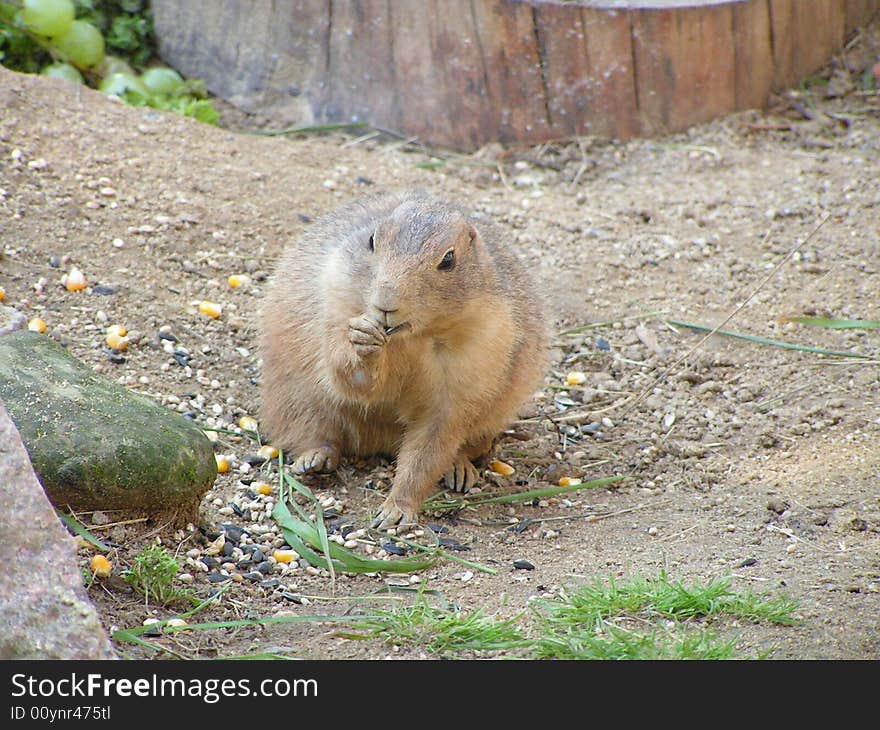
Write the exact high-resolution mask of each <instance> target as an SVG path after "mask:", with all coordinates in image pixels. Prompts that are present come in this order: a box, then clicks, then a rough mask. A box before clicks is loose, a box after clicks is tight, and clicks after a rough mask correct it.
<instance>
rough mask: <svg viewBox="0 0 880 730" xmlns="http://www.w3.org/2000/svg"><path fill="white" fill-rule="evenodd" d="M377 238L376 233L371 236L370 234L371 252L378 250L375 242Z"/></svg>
mask: <svg viewBox="0 0 880 730" xmlns="http://www.w3.org/2000/svg"><path fill="white" fill-rule="evenodd" d="M375 236H376V234H375V233H371V234H370V251H375V250H376V249H375V240H374V239H375Z"/></svg>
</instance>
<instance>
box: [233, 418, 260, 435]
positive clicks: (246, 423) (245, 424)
mask: <svg viewBox="0 0 880 730" xmlns="http://www.w3.org/2000/svg"><path fill="white" fill-rule="evenodd" d="M238 427H239V428H240V429H241V430H242V431H253V432H255V433H256V430H257V419H256V418H254V417H253V416H242V417H241V418H240V419H239V420H238Z"/></svg>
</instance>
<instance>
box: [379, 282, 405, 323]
mask: <svg viewBox="0 0 880 730" xmlns="http://www.w3.org/2000/svg"><path fill="white" fill-rule="evenodd" d="M372 304H373V306H374V307H375V308H376V309H377V310H378V311H380V312H382V314H383V315H385V316H387V315H388V314H391V313H392V312H396V311H397V310H398V309H400V299H399V297H398V296H397V291H396V289H395V288H394V287H392V286H390V285H388V284H379V286H377V287H376V293H375V294H374V295H373V302H372Z"/></svg>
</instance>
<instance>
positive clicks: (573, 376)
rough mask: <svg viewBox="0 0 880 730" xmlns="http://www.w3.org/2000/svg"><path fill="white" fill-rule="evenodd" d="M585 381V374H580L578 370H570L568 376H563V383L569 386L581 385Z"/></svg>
mask: <svg viewBox="0 0 880 730" xmlns="http://www.w3.org/2000/svg"><path fill="white" fill-rule="evenodd" d="M586 381H587V375H586V373H582V372H581V371H580V370H572V371H571V372H570V373H569V374H568V375H566V376H565V382H566V383H568V384H569V385H581V384H582V383H585V382H586Z"/></svg>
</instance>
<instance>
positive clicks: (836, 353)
mask: <svg viewBox="0 0 880 730" xmlns="http://www.w3.org/2000/svg"><path fill="white" fill-rule="evenodd" d="M666 322H667V323H669V324H671V325H674V326H678V327H687V328H688V329H692V330H696V331H697V332H712V331H714V333H715V334H716V335H723V336H724V337H733V338H735V339H738V340H748V341H749V342H755V343H757V344H759V345H771V346H773V347H781V348H783V349H785V350H797V351H799V352H812V353H815V354H817V355H831V356H833V357H857V358H864V357H865V356H864V355H859V354H858V353H855V352H842V351H840V350H826V349H825V348H823V347H807V346H806V345H795V344H792V343H791V342H782V341H780V340H770V339H768V338H766V337H758V336H757V335H743V334H740V333H738V332H730V331H728V330H715V328H714V327H706V326H705V325H702V324H694V323H693V322H682V321H680V320H677V319H667V320H666Z"/></svg>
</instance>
